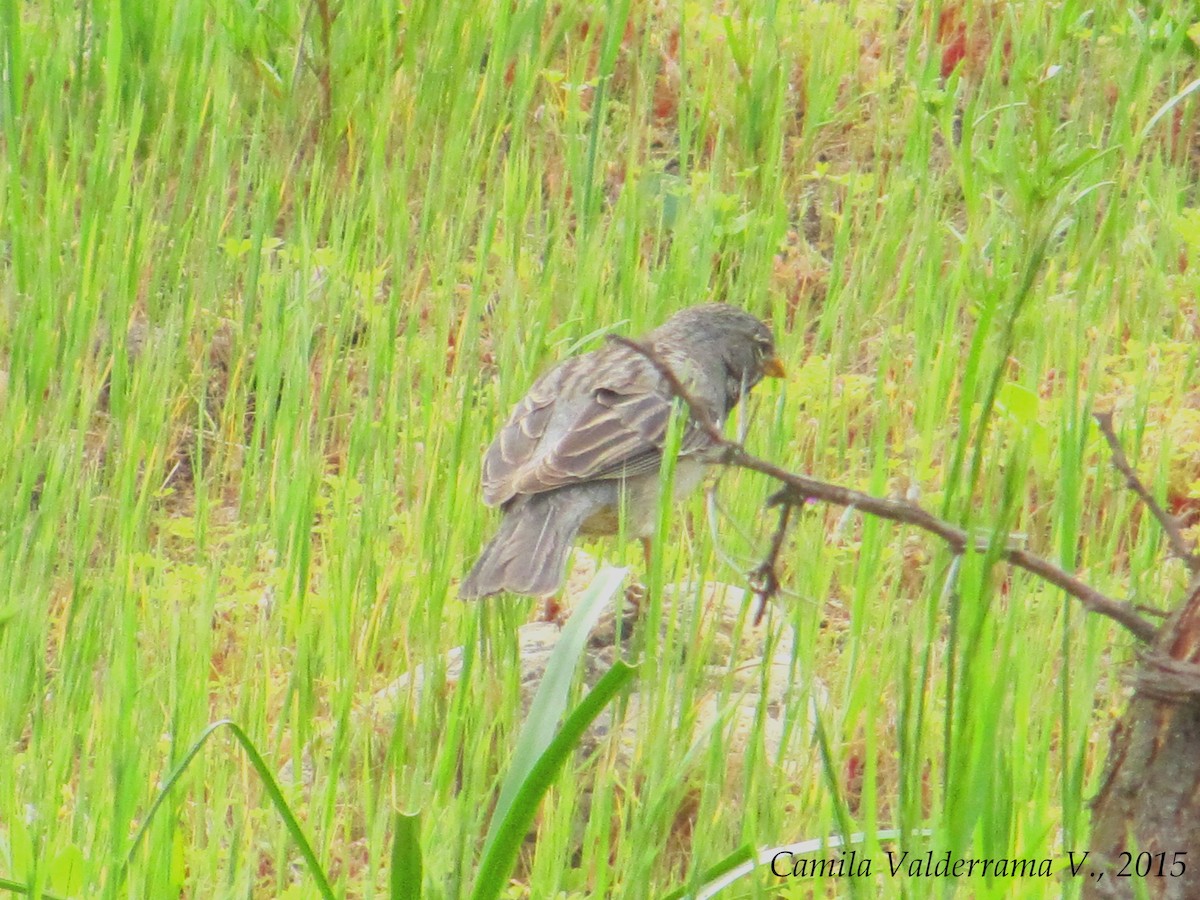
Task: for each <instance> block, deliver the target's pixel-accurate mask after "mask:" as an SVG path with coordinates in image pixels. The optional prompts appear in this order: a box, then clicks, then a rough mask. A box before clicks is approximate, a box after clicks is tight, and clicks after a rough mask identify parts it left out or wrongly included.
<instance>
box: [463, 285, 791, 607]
mask: <svg viewBox="0 0 1200 900" xmlns="http://www.w3.org/2000/svg"><path fill="white" fill-rule="evenodd" d="M640 345H641V346H642V347H644V348H646V349H647V350H649V351H650V353H651V354H652V355H653V356H654V357H655V359H657V360H658V361H659V362H660V363H662V364H663V365H665V366H666V367H667V368H668V369H670V371H671V372H672V373H673V374H674V375H675V377H676V378H677V379H678V380H679V382H680V383H681V384H682V385H683V386H685V387H686V388H687V391H688V393H689V395H690V399H691V401H692V402H693V403H695V404H696V405H697V406H699V407H701V408H702V410H703V412H704V413H706V414H707V416H708V418H709V419H710V420H711V423H713V424H715V425H716V426H717V427H718V428H720V427H721V426H722V425H723V423H724V422H725V419H726V417H727V416H728V415H729V413H730V411H731V410H732V409H733V408H734V407H735V406H736V405H737V403H738V401H739V400H741V399H742V397H743V396H745V395H746V394H747V393H748V392H749V391H750V389H751V388H753V387H754V386H755V385H756V384H758V383H759V382H760V381H761V380H762V379H763V377H764V376H767V377H772V378H781V377H783V376H784V367H783V363H782V362H781V361H780V360H779V357H778V356H777V355H776V351H775V339H774V336H773V335H772V333H771V329H770V328H769V327H768V326H767V325H766V324H765V323H764V322H763V321H762V320H760V319H759V318H757V317H756V316H754V315H752V314H751V313H749V312H746V311H745V310H742V309H739V308H738V307H735V306H732V305H729V304H723V303H708V304H702V305H697V306H692V307H688V308H686V309H683V310H681V311H680V312H678V313H676V314H675V315H674V316H672V317H671V318H670V319H668V320H667V321H666V322H664V323H663V324H662V325H660V326H659V327H658V328H656V329H654V330H653V331H651V332H649V333H648V334H646V335H645V336H644V337H643V338H641V339H640ZM675 400H676V397H675V394H674V392H673V390H672V388H671V385H670V383H669V382H668V381H667V379H666V378H665V377H664V376H663V374H662V373H661V372H660V371H659V369H658V368H656V366H655V365H654V363H653V362H651V360H650V359H649V358H648V357H647V356H646V355H645V354H643V353H639V352H638V351H637V350H635V349H633V348H632V347H630V346H627V345H623V344H618V343H615V342H613V343H609V344H607V345H605V346H603V347H601V348H599V349H597V350H594V351H592V352H590V353H585V354H583V355H580V356H575V357H571V358H568V359H566V360H564V361H562V362H561V363H559V364H558V365H557V366H555V367H554V368H552V369H550V370H549V371H548V372H546V373H545V374H544V375H542V376H541V377H540V378H538V379H537V381H535V382H534V384H533V386H532V387H531V388H530V389H529V392H528V393H527V394H526V395H525V397H524V398H523V399H522V400H521V401H520V403H518V404H517V405H516V408H515V409H513V411H512V414H511V415H510V416H509V417H508V421H507V422H505V424H504V426H503V427H502V428H501V429H500V431H499V433H498V434H497V435H496V438H495V440H493V441H492V444H491V446H490V447H489V448H488V449H487V452H486V453H485V454H484V458H483V500H484V503H485V504H487V505H488V506H498V507H500V509H501V511H502V512H503V518H502V520H501V522H500V527H499V529H498V530H497V532H496V534H495V536H494V537H493V538H492V539H491V540H490V541H489V542H488V543H487V545H486V546H485V547H484V549H483V551H482V552H481V553H480V555H479V558H478V560H477V561H476V562H475V565H474V566H473V567H472V568H471V570H470V571H469V572H468V573H467V575H466V577H465V578H463V580H462V582H461V583H460V585H459V596H460V597H462V598H463V599H475V598H479V597H487V596H491V595H493V594H498V593H501V592H505V591H507V592H509V593H513V594H525V595H530V596H535V597H536V596H541V597H546V596H549V595H552V594H554V593H555V592H557V591H558V590H559V588H560V587H561V586H562V583H563V581H564V580H565V575H566V564H567V556H568V554H569V553H570V550H571V547H572V546H573V545H574V543H575V540H576V537H577V536H578V535H580V534H583V535H611V534H617V533H619V532H622V530H623V533H624V534H626V535H628V536H631V537H638V538H641V539H642V540H643V542H644V543H645V542H646V541H648V539H649V537H650V535H652V534H653V533H654V531H655V529H656V527H657V523H658V510H659V499H660V494H661V478H660V472H659V470H660V468H661V465H662V461H663V446H664V443H665V442H666V440H667V434H668V429H669V426H670V423H671V417H672V411H673V409H674V408H675ZM678 446H679V452H678V457H677V460H676V463H675V471H674V490H673V494H674V499H675V500H680V499H682V498H683V497H685V496H686V495H687V494H689V493H691V491H692V490H694V489H695V488H696V486H697V485H698V484H699V483H700V482H701V480H702V479H703V476H704V471H705V469H706V468H707V466H708V465H710V464H711V463H712V462H715V461H716V460H715V457H716V456H717V455H718V451H719V447H718V446H717V445H716V442H715V440H714V438H713V436H712V435H711V434H710V432H709V431H708V430H707V429H705V428H704V427H703V426H702V425H701V424H700V422H698V421H697V419H696V415H695V414H693V415H692V416H690V417H689V418H688V420H687V422H686V424H685V425H684V426H683V430H682V434H681V437H680V439H679V445H678ZM622 525H623V526H624V527H623V529H622Z"/></svg>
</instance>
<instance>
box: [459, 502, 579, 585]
mask: <svg viewBox="0 0 1200 900" xmlns="http://www.w3.org/2000/svg"><path fill="white" fill-rule="evenodd" d="M578 500H579V498H578V497H573V496H571V494H570V492H567V494H566V495H564V494H563V493H561V492H558V491H552V492H549V493H545V494H536V495H534V496H530V497H519V498H518V499H517V500H516V501H515V502H514V503H513V504H512V505H511V506H510V507H509V508H508V509H507V510H506V511H505V515H504V520H503V521H502V522H501V523H500V530H499V531H498V532H497V533H496V536H495V537H494V538H492V540H491V541H490V542H489V543H488V545H487V546H486V547H484V548H483V553H482V554H480V556H479V559H478V560H477V561H476V563H475V565H474V566H472V567H471V571H470V572H468V573H467V577H466V578H464V579H463V581H462V584H461V585H459V588H458V595H459V596H460V597H462V598H463V599H464V600H473V599H475V598H476V597H487V596H488V595H490V594H498V593H500V592H501V591H511V592H512V593H514V594H531V595H534V596H538V595H545V594H552V593H554V592H555V591H556V590H558V588H559V586H560V585H561V584H562V581H563V576H564V570H565V569H566V566H567V554H568V553H569V552H570V551H571V545H572V543H573V542H574V541H575V535H576V534H577V533H578V531H579V528H580V526H581V525H583V522H584V520H585V519H586V518H587V516H588V514H589V513H590V512H591V511H592V507H591V506H590V505H589V504H587V503H580V502H578Z"/></svg>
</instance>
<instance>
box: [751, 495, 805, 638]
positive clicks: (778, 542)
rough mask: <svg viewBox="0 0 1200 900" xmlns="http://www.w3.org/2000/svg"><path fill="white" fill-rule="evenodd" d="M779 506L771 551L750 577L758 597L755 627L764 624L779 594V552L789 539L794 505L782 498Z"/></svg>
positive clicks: (752, 588)
mask: <svg viewBox="0 0 1200 900" xmlns="http://www.w3.org/2000/svg"><path fill="white" fill-rule="evenodd" d="M768 505H769V504H768ZM778 505H779V524H778V525H776V526H775V534H774V535H773V536H772V537H771V549H770V550H768V551H767V555H766V557H765V558H764V559H763V561H762V562H761V563H759V564H758V566H757V568H755V569H754V571H752V572H751V573H750V575H749V579H750V588H751V590H753V591H754V593H755V595H756V596H757V597H758V609H757V610H755V612H754V624H755V626H757V625H758V624H759V623H760V622H762V617H763V614H764V613H765V612H766V611H767V604H768V603H770V602H771V600H772V599H773V598H774V597H775V595H776V594H778V593H779V571H778V570H777V569H776V564H777V563H778V562H779V551H780V550H782V549H783V541H784V538H786V537H787V530H788V522H789V521H790V520H791V518H792V506H793V505H794V504H792V503H790V502H789V501H788V499H787V498H780V499H779V501H778Z"/></svg>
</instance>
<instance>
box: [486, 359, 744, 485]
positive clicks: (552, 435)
mask: <svg viewBox="0 0 1200 900" xmlns="http://www.w3.org/2000/svg"><path fill="white" fill-rule="evenodd" d="M680 362H681V363H683V364H684V365H686V361H680ZM676 371H677V374H679V375H680V376H681V377H685V378H686V375H690V374H692V373H686V372H683V371H680V370H679V366H678V365H677V367H676ZM686 380H688V381H692V382H693V383H694V379H692V378H686ZM705 399H707V398H705ZM671 407H672V398H671V394H670V389H669V388H668V386H667V385H666V384H665V383H664V382H663V380H662V378H661V376H659V374H658V373H657V372H656V371H655V370H654V368H653V367H652V366H651V365H650V364H649V363H648V362H647V361H646V360H645V359H644V358H642V357H641V356H638V355H636V354H634V353H632V352H631V351H628V350H625V349H624V348H615V347H614V348H609V349H606V350H602V351H599V352H597V353H593V354H588V355H587V356H583V357H579V358H578V359H573V360H568V361H567V362H565V363H563V364H562V365H561V366H559V367H558V368H556V369H554V370H552V371H551V372H548V373H547V374H546V375H545V376H543V377H542V378H541V379H539V381H538V382H537V383H536V384H534V386H533V387H532V388H531V389H530V391H529V393H528V394H527V395H526V397H525V399H524V400H522V401H521V402H520V403H519V404H518V405H517V408H516V409H515V410H514V411H513V414H512V416H511V417H510V418H509V420H508V422H507V423H506V424H505V426H504V428H503V429H501V431H500V434H499V435H497V437H496V440H495V441H493V443H492V446H491V447H490V448H489V449H488V452H487V456H486V457H485V459H484V479H483V482H484V499H485V501H486V502H487V503H489V504H491V505H496V504H502V503H505V502H507V501H508V500H509V499H511V498H512V497H514V496H516V495H517V494H538V493H541V492H543V491H548V490H553V489H554V488H559V487H564V486H566V485H569V484H578V483H580V482H584V481H590V480H595V479H603V478H622V477H626V476H631V475H638V474H645V473H649V472H654V471H657V469H658V466H659V463H660V461H661V459H662V445H663V441H664V439H665V435H666V432H667V426H668V424H669V422H670V416H671ZM712 412H713V414H714V415H719V414H720V413H721V412H722V410H719V409H714V410H712ZM708 444H709V440H708V437H707V436H706V435H705V434H704V433H703V431H702V430H701V429H699V428H697V427H695V426H694V425H693V426H689V428H688V430H687V431H686V432H685V433H684V436H683V440H682V444H681V455H688V454H692V453H696V452H699V451H701V450H703V449H705V448H706V447H707V446H708Z"/></svg>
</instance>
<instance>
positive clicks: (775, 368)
mask: <svg viewBox="0 0 1200 900" xmlns="http://www.w3.org/2000/svg"><path fill="white" fill-rule="evenodd" d="M762 370H763V374H764V375H766V376H767V377H768V378H785V377H787V369H785V368H784V367H783V363H782V362H780V360H779V357H778V356H768V357H767V358H766V359H764V360H763V364H762Z"/></svg>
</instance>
